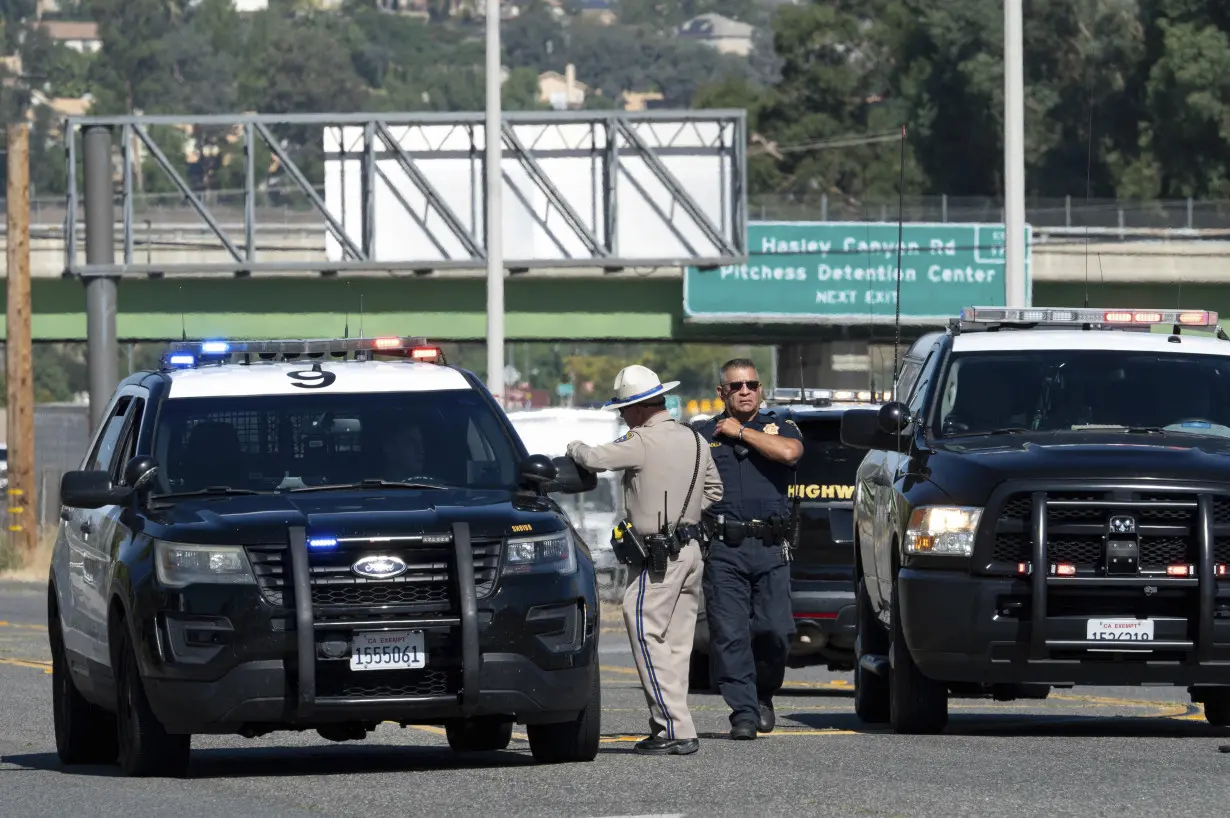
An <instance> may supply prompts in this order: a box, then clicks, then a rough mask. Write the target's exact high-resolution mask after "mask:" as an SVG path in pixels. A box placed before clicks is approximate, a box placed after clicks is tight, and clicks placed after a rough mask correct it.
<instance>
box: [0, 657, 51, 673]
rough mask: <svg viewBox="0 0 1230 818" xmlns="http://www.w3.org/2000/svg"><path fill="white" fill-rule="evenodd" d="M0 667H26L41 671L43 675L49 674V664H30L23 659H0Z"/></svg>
mask: <svg viewBox="0 0 1230 818" xmlns="http://www.w3.org/2000/svg"><path fill="white" fill-rule="evenodd" d="M0 665H14V666H16V667H28V668H33V669H35V670H41V671H43V672H44V673H50V672H51V662H30V661H27V660H25V659H0Z"/></svg>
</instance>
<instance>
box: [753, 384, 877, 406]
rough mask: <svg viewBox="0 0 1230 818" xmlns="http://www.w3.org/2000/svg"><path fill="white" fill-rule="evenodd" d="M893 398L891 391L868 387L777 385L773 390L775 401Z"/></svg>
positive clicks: (868, 400)
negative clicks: (873, 389)
mask: <svg viewBox="0 0 1230 818" xmlns="http://www.w3.org/2000/svg"><path fill="white" fill-rule="evenodd" d="M892 399H893V393H892V392H891V391H887V392H879V391H871V390H869V389H799V388H798V387H786V386H783V387H778V388H776V389H774V390H773V400H774V402H776V403H789V402H792V401H809V402H810V401H848V402H853V403H884V402H886V401H890V400H892Z"/></svg>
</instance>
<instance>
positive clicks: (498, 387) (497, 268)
mask: <svg viewBox="0 0 1230 818" xmlns="http://www.w3.org/2000/svg"><path fill="white" fill-rule="evenodd" d="M486 4H487V20H486V23H487V121H486V125H485V126H484V133H485V134H486V140H487V146H486V147H487V154H486V161H485V162H484V166H485V167H484V174H485V180H484V181H485V187H486V193H487V217H486V227H487V388H488V389H490V390H491V394H492V395H494V396H495V399H496V401H497V402H499V404H500V406H504V405H505V401H504V248H503V246H502V245H503V238H504V236H503V231H504V218H503V213H502V207H501V204H502V203H501V201H500V198H501V194H502V192H503V187H504V181H503V173H502V167H503V158H504V151H503V147H504V135H503V130H502V124H501V117H500V0H486Z"/></svg>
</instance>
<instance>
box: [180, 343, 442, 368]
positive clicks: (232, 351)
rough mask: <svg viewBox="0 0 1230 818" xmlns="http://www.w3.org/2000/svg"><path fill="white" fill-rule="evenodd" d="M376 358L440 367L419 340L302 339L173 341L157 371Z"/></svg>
mask: <svg viewBox="0 0 1230 818" xmlns="http://www.w3.org/2000/svg"><path fill="white" fill-rule="evenodd" d="M376 355H391V356H397V357H404V358H406V359H408V360H410V361H415V362H417V363H431V364H444V363H446V361H445V358H444V350H442V349H440V348H439V347H438V346H434V345H432V344H430V343H428V341H427V339H426V338H422V337H413V336H405V337H397V336H386V337H380V338H305V339H299V340H281V341H266V340H253V341H243V340H237V341H230V340H228V341H221V340H211V341H175V342H174V343H172V344H171V345H170V347H169V349H168V351H167V353H166V354H164V355H163V356H162V361H161V367H160V368H161V369H164V370H165V369H193V368H196V367H198V366H204V365H208V364H215V365H220V364H226V363H231V362H232V359H233V358H234V357H235V356H239V359H240V360H239V362H240V363H243V364H250V363H252V362H253V360H257V361H297V360H303V359H306V360H320V359H322V358H332V359H335V360H346V359H348V358H349V359H350V360H355V361H368V360H371V359H372V358H373V357H374V356H376Z"/></svg>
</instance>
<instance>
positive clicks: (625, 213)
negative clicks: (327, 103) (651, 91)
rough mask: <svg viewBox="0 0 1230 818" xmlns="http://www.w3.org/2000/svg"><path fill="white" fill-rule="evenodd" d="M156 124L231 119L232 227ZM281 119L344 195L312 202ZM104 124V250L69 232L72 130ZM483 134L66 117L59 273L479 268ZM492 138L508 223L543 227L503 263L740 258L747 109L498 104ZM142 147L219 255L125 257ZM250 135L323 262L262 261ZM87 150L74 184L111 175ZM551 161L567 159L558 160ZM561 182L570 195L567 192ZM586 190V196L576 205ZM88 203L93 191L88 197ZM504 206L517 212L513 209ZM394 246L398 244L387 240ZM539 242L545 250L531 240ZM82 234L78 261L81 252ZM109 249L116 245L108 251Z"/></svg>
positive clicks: (181, 120)
mask: <svg viewBox="0 0 1230 818" xmlns="http://www.w3.org/2000/svg"><path fill="white" fill-rule="evenodd" d="M157 126H176V127H178V128H180V129H183V130H186V131H189V132H191V131H195V130H198V129H201V128H207V129H211V130H213V129H220V130H221V129H225V130H229V131H231V132H238V131H242V146H243V150H242V158H243V163H244V168H243V171H244V172H243V178H244V188H243V219H242V225H239V224H236V223H235V222H236V221H237V219H236V218H235V217H234V216H232V217H230V218H229V219H228V218H225V217H224V214H221V213H219V212H218V209H217V208H216V207H215V208H211V205H210V204H208V203H207V202H206V201H205V199H206V197H204V196H202V195H201V193H202V192H201V191H199V190H194V189H193V187H192V186H191V185H190V184H189V182H188V181H187V180H186V179H185V178H184V176H183V175H182V174H181V173H180V172H179V171H178V170H177V168H176V166H175V164H173V163H172V162H171V160H170V159H169V158H168V157H167V156H166V154H165V153H164V151H163V150H162V149H160V148H159V146H158V145H157V144H156V142H155V141H154V139H153V138H152V137H151V135H150V128H152V127H157ZM286 126H296V127H297V128H299V129H306V130H308V131H309V132H310V131H311V130H313V129H316V128H319V133H318V134H316V135H315V136H314V139H315V140H322V141H323V144H324V147H325V152H324V159H325V166H326V185H325V188H326V190H327V191H328V190H330V189H331V188H330V185H329V184H328V176H329V173H330V172H333V171H331V170H330V168H332V169H333V170H334V171H340V173H341V174H342V182H341V183H340V184H339V185H337V186H334V188H333V189H340V190H341V193H340V196H341V199H340V201H328V200H329V198H330V196H329V195H326V196H325V197H323V198H322V196H321V194H320V193H319V192H318V191H319V188H320V185H319V184H313V183H312V181H310V180H309V179H308V175H307V174H306V173H305V172H304V170H303V169H302V168H301V167H300V166H299V165H298V164H296V162H295V160H294V158H293V157H292V156H291V155H290V152H289V151H288V149H287V147H286V146H285V144H284V143H283V142H282V141H281V140H279V138H278V137H277V136H276V135H275V132H276V131H278V130H279V128H282V127H286ZM100 129H105V130H106V131H109V132H110V137H109V138H110V139H111V140H112V141H118V142H119V162H118V164H119V168H118V169H119V184H118V185H116V183H115V182H114V180H113V181H112V182H111V188H112V189H111V191H110V194H111V199H112V201H114V200H115V198H116V197H117V196H118V199H119V202H120V204H121V213H120V214H118V219H117V218H115V216H116V215H117V214H115V213H114V210H111V212H107V208H106V207H105V205H103V206H101V210H100V206H99V205H98V204H97V203H98V202H100V201H103V198H105V196H106V194H105V193H103V192H100V191H98V190H94V191H93V193H92V194H91V191H90V190H86V191H85V195H84V198H85V199H87V200H88V201H87V207H86V232H87V234H92V235H94V236H96V237H97V236H100V235H101V234H103V233H104V232H106V233H107V234H111V232H112V230H115V228H119V227H120V226H121V225H122V228H120V229H119V230H118V231H116V232H117V233H118V234H119V235H120V236H121V237H122V250H121V251H120V252H107V248H106V246H105V244H103V245H100V244H99V243H98V240H97V239H95V240H93V241H91V240H89V239H88V238H87V240H86V241H84V242H83V241H80V240H79V237H78V224H77V219H76V218H75V214H77V212H78V204H79V193H78V191H79V183H78V173H77V171H76V168H77V152H78V147H77V141H78V135H79V134H80V135H82V136H83V137H84V136H85V135H86V134H89V133H92V134H93V138H94V139H95V142H97V139H98V137H99V136H100V134H99V130H100ZM483 131H484V116H483V114H481V113H456V114H439V113H426V114H424V113H418V114H382V115H374V114H294V115H281V116H276V115H218V116H195V117H192V116H166V115H158V116H116V117H68V118H67V119H66V122H65V128H64V134H65V139H66V142H67V145H66V148H67V150H66V154H67V165H68V202H67V204H68V208H67V211H68V214H69V216H68V218H67V220H66V224H65V239H66V240H65V245H66V246H65V267H64V270H65V274H66V275H70V276H81V277H95V276H107V277H111V276H124V275H167V274H176V273H180V274H193V275H200V274H205V273H217V274H233V275H250V274H260V273H296V272H297V273H304V274H312V273H317V274H336V273H345V272H403V271H404V272H410V271H413V272H416V273H423V272H432V271H447V270H479V269H483V268H485V266H486V253H485V246H486V239H485V233H486V228H485V225H484V224H483V223H482V220H483V217H484V215H485V213H486V195H485V185H484V184H482V180H483V179H485V174H486V171H487V169H486V167H485V166H484V149H483V138H484V137H483ZM101 136H102V139H104V140H106V139H108V137H107V136H106V135H101ZM502 138H503V151H504V159H505V161H504V164H503V166H502V168H501V176H502V179H503V182H504V187H503V190H504V192H505V194H511V195H510V196H509V195H505V197H504V198H505V209H504V213H505V220H506V221H507V220H508V219H510V218H513V215H515V216H516V218H518V219H520V220H521V221H520V222H518V223H517V224H520V223H522V222H524V224H526V225H527V230H529V231H531V232H533V233H534V235H535V236H536V237H538V238H541V239H542V241H540V242H538V243H537V244H535V245H534V247H535V248H536V249H535V250H534V251H533V252H521V251H519V250H518V249H517V248H516V247H513V249H511V250H506V256H507V258H506V260H505V262H504V266H505V268H506V269H508V270H511V271H513V272H517V271H523V270H529V269H536V268H570V269H576V268H586V267H589V268H594V269H601V270H606V271H616V270H619V269H622V268H628V267H635V268H650V267H681V266H698V267H715V266H722V265H731V264H740V263H744V262H745V261H746V259H747V196H746V189H747V185H746V178H747V166H746V146H747V128H746V115H745V112H744V111H741V110H695V111H661V110H655V111H645V112H622V111H620V112H607V111H599V112H584V111H581V112H554V111H552V112H508V113H506V114H505V115H504V117H503V127H502ZM138 143H139V144H140V145H141V146H143V148H144V151H145V152H146V153H147V154H148V160H152V162H153V163H154V164H155V165H156V166H157V167H158V168H159V169H160V170H161V171H162V172H163V173H164V174H166V176H167V177H168V178H169V179H170V180H171V182H172V183H173V184H174V186H175V187H176V188H177V189H178V191H179V193H180V194H182V196H183V200H184V202H185V203H186V204H187V205H188V207H190V208H191V210H192V211H194V212H195V214H196V216H198V217H199V219H200V221H201V222H203V225H204V227H205V228H207V232H208V233H210V234H212V235H213V236H214V237H216V239H217V241H218V244H219V245H220V249H221V251H222V252H224V253H225V254H226V255H227V256H229V259H228V260H226V261H224V262H217V261H209V262H202V263H200V264H193V263H157V262H150V261H148V260H143V259H141V258H140V257H139V254H136V253H134V243H135V241H134V232H135V231H134V214H133V201H134V196H135V191H134V170H135V169H136V165H137V163H138V162H139V161H140V159H139V157H137V156H136V155H135V154H136V151H135V150H134V146H136V145H137V144H138ZM262 143H263V144H264V146H265V147H266V148H267V149H268V151H269V152H270V153H271V154H272V156H273V158H274V160H275V161H276V163H277V166H278V170H279V173H281V174H284V177H285V178H286V180H288V182H290V183H292V184H293V188H292V189H297V190H296V192H298V193H302V194H303V196H304V197H306V200H307V202H308V203H309V204H310V206H311V208H312V209H313V210H314V211H315V212H316V213H317V214H319V216H320V218H321V220H322V222H323V225H322V227H323V231H322V232H323V233H324V236H323V238H324V246H325V249H326V250H327V251H328V252H327V255H328V258H326V259H322V260H320V261H287V260H280V259H270V258H267V257H266V258H262V255H264V254H263V253H262V248H261V247H260V245H259V242H258V238H257V228H258V225H257V218H256V214H257V199H258V194H260V193H261V187H260V184H258V182H261V181H263V178H264V173H265V171H264V170H263V169H261V170H260V171H259V172H258V168H257V167H256V164H257V149H258V145H260V144H262ZM315 144H316V145H320V144H322V142H321V141H316V142H315ZM99 156H100V152H99V150H94V151H93V152H91V150H89V149H87V150H85V155H84V159H85V166H86V167H85V169H84V172H83V174H82V178H83V179H84V180H85V186H86V187H89V186H90V185H91V184H93V185H94V186H95V187H96V188H97V187H98V186H100V185H105V183H104V182H102V181H99V180H101V179H104V178H109V173H110V172H109V171H108V175H104V174H103V173H102V171H101V170H100V169H99V168H97V167H96V168H95V169H94V170H93V171H91V162H93V164H94V165H99V163H100V162H101V159H100V158H99ZM148 160H147V161H148ZM356 160H357V161H356ZM440 160H457V161H454V162H453V164H452V165H450V166H449V167H450V168H455V167H465V168H467V169H468V170H467V171H466V173H467V175H468V177H469V181H468V184H467V185H465V186H464V187H465V188H466V189H465V190H462V191H461V192H460V193H459V192H458V189H459V188H461V187H463V186H462V185H459V184H455V183H453V182H446V183H441V181H440V170H439V169H440V167H441V166H442V165H443V164H447V163H441V162H440ZM560 160H570V161H571V162H572V164H568V163H567V162H565V163H563V164H561V162H560ZM330 163H333V164H332V165H330ZM433 163H434V164H433ZM461 163H464V164H461ZM689 163H690V164H689ZM697 163H699V164H697ZM706 163H707V164H706ZM672 164H673V168H674V169H672ZM355 165H357V167H358V168H359V169H360V170H359V176H360V184H359V186H358V187H359V191H360V193H359V195H358V197H357V202H350V201H349V199H348V198H347V196H348V193H347V191H348V190H349V188H348V187H347V185H346V182H347V181H348V180H347V178H346V177H347V174H350V173H352V171H350V170H348V168H349V167H352V166H355ZM548 165H550V167H548ZM146 167H148V164H147V165H146ZM561 168H562V169H561ZM450 172H452V171H450ZM433 173H435V174H436V181H434V182H433V179H432V174H433ZM514 177H516V178H514ZM578 177H584V178H585V179H588V180H593V182H592V189H591V188H586V194H587V195H586V196H579V195H578V194H577V192H576V191H577V189H578V182H577V179H578ZM450 178H451V177H450ZM698 179H699V180H700V181H698ZM91 180H93V181H92V182H91ZM351 180H352V177H351ZM585 184H589V182H588V181H586V182H585ZM116 187H118V188H119V189H118V190H116V189H115V188H116ZM565 188H568V189H569V190H571V191H572V195H571V196H570V195H568V193H567V192H566V190H565ZM100 197H103V198H100ZM459 197H460V198H461V199H464V200H465V201H464V202H462V204H463V205H466V206H465V207H462V206H459V205H458V201H457V200H458V198H459ZM582 198H584V199H587V201H584V202H582V201H579V199H582ZM90 201H92V202H94V203H95V205H94V206H93V208H91V206H90V205H89V202H90ZM514 202H515V203H516V204H515V207H516V208H519V210H518V212H517V213H516V214H510V210H511V209H512V207H513V204H512V203H514ZM356 203H357V207H356V206H355V204H356ZM378 203H379V207H378ZM465 210H468V211H469V212H468V213H465V212H464V211H465ZM356 211H357V212H356ZM108 216H110V217H111V224H110V225H108V224H107V218H108ZM381 227H383V229H379V228H381ZM240 229H241V230H242V239H241V240H239V239H238V238H237V237H236V236H234V235H233V234H234V233H237V232H239V230H240ZM513 229H516V230H520V228H517V227H515V226H514V228H513ZM414 231H417V232H415V236H416V238H414V239H413V240H412V241H411V240H410V239H407V238H406V237H405V235H404V234H405V233H407V232H414ZM506 235H507V234H506ZM621 236H622V237H623V241H622V242H621V240H620V239H621ZM655 237H656V238H655ZM655 242H656V243H655ZM391 243H395V244H397V247H398V249H395V250H389V249H388V248H389V247H390V246H392V244H391ZM539 245H541V246H543V247H549V249H548V250H541V251H540V250H538V249H537V248H538V247H539ZM82 246H84V249H85V260H84V262H82V261H81V260H80V259H79V258H78V256H79V254H80V253H79V250H80V249H81V248H82ZM505 246H506V247H509V242H507V241H505ZM100 248H101V249H100ZM407 248H408V249H407ZM115 249H116V248H115V247H114V245H112V247H111V250H112V251H114V250H115ZM117 256H118V258H117Z"/></svg>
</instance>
